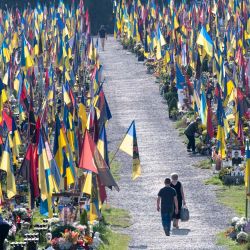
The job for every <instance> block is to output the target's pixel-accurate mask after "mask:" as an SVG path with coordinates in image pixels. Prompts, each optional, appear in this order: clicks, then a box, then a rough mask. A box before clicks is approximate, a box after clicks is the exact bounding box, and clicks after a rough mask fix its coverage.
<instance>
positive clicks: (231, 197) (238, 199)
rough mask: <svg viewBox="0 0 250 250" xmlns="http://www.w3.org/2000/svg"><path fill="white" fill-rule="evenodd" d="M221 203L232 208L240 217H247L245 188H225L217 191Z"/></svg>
mask: <svg viewBox="0 0 250 250" xmlns="http://www.w3.org/2000/svg"><path fill="white" fill-rule="evenodd" d="M217 198H218V200H219V202H220V203H222V204H223V205H225V206H228V207H230V208H232V209H233V210H234V211H235V212H236V213H237V214H238V215H239V216H245V199H246V190H245V186H230V187H227V186H223V188H220V189H219V190H218V191H217Z"/></svg>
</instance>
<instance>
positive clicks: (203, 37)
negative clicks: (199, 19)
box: [197, 26, 213, 57]
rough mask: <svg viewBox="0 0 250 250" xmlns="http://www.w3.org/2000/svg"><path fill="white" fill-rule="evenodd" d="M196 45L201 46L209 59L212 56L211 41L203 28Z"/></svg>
mask: <svg viewBox="0 0 250 250" xmlns="http://www.w3.org/2000/svg"><path fill="white" fill-rule="evenodd" d="M197 44H199V45H202V46H203V48H204V49H205V51H206V52H207V54H208V55H209V56H210V57H212V56H213V41H212V39H211V37H210V36H209V34H208V33H207V31H206V29H205V28H204V27H203V26H202V28H201V32H200V34H199V36H198V39H197Z"/></svg>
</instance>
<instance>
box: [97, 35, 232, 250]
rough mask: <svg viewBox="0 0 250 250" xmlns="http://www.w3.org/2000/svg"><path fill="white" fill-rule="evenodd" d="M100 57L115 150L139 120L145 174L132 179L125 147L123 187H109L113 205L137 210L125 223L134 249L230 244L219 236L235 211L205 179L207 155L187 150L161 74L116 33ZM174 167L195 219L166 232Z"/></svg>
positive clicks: (208, 173)
mask: <svg viewBox="0 0 250 250" xmlns="http://www.w3.org/2000/svg"><path fill="white" fill-rule="evenodd" d="M100 57H101V62H102V63H103V65H104V75H105V78H106V81H105V86H104V89H105V94H106V98H107V101H108V103H109V106H110V109H111V112H112V116H113V118H112V119H111V120H110V121H109V124H108V128H107V135H108V141H109V145H108V147H109V150H110V151H115V150H116V148H117V147H118V145H119V143H120V140H121V139H122V137H123V135H124V134H125V133H126V131H127V129H128V127H129V125H130V123H131V122H132V120H135V121H136V130H137V140H138V146H139V152H140V159H141V165H142V176H141V177H140V178H138V179H137V180H136V181H132V180H131V170H132V159H131V157H129V156H127V155H126V154H125V153H122V152H119V153H118V155H117V160H119V161H120V162H121V165H122V169H121V179H120V181H119V186H120V189H121V190H120V192H116V191H110V192H109V193H108V203H110V204H111V206H115V207H119V208H123V209H127V210H128V211H129V212H130V214H131V216H132V225H131V226H130V227H129V228H127V229H124V232H125V233H127V234H129V235H130V236H131V242H130V245H129V249H159V250H162V249H171V250H174V249H225V248H223V247H219V246H217V245H216V239H215V238H216V234H217V233H218V232H220V231H222V230H224V229H225V228H226V227H227V226H228V222H229V220H230V219H231V217H232V216H233V213H232V211H231V210H230V209H228V208H225V207H223V206H222V205H220V204H218V203H217V201H216V194H215V189H216V188H215V187H213V186H206V185H204V184H203V181H204V180H205V179H207V178H209V177H210V176H211V171H209V170H201V169H197V168H194V167H193V164H194V163H197V162H198V161H199V160H201V159H202V157H199V156H191V155H189V154H188V153H187V152H186V148H185V145H184V144H183V142H182V140H183V139H182V138H181V137H179V135H178V131H177V130H176V129H175V128H174V124H173V122H172V121H170V120H169V118H168V113H167V107H166V104H165V103H164V101H163V100H162V98H161V96H160V95H159V87H158V84H156V83H155V78H154V77H153V76H151V75H148V74H146V67H145V66H144V65H143V64H142V63H140V62H137V58H136V57H135V56H134V55H133V54H131V53H127V51H125V50H122V47H121V45H120V44H119V43H118V42H116V41H115V40H114V39H113V38H111V37H109V38H108V41H107V44H106V50H105V51H104V52H102V51H100ZM172 172H177V173H178V174H179V179H180V181H181V182H182V183H183V186H184V192H185V194H186V201H187V206H188V208H189V210H190V221H189V222H185V223H180V230H175V231H173V232H172V234H171V236H170V237H166V236H165V234H164V232H163V229H162V225H161V218H160V213H159V212H157V210H156V198H157V194H158V191H159V189H160V188H162V187H163V186H164V185H163V181H164V179H165V178H166V177H167V176H170V174H171V173H172ZM118 250H119V249H118Z"/></svg>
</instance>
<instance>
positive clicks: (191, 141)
mask: <svg viewBox="0 0 250 250" xmlns="http://www.w3.org/2000/svg"><path fill="white" fill-rule="evenodd" d="M200 124H201V119H200V118H196V120H195V121H193V122H191V123H190V124H189V125H188V126H187V128H186V129H185V131H184V134H185V135H186V136H187V138H188V145H187V151H188V152H191V149H192V152H193V154H195V153H196V152H195V134H196V133H199V125H200Z"/></svg>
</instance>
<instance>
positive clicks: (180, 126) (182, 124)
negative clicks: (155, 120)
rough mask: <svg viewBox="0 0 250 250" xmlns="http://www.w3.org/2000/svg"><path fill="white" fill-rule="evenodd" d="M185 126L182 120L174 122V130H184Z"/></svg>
mask: <svg viewBox="0 0 250 250" xmlns="http://www.w3.org/2000/svg"><path fill="white" fill-rule="evenodd" d="M186 126H187V124H186V121H185V120H184V119H180V120H178V121H176V122H175V128H176V129H179V128H186Z"/></svg>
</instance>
